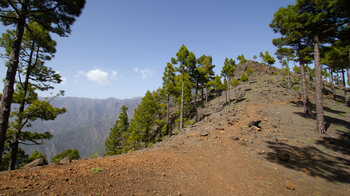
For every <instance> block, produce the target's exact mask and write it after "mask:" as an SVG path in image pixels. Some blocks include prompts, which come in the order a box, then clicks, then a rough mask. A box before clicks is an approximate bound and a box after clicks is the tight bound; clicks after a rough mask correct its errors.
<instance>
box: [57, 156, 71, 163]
mask: <svg viewBox="0 0 350 196" xmlns="http://www.w3.org/2000/svg"><path fill="white" fill-rule="evenodd" d="M71 162H72V159H71V158H69V157H64V158H63V159H61V160H60V161H58V164H59V165H63V164H68V163H71Z"/></svg>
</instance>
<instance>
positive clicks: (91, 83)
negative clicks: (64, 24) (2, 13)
mask: <svg viewBox="0 0 350 196" xmlns="http://www.w3.org/2000/svg"><path fill="white" fill-rule="evenodd" d="M294 2H295V1H293V0H283V1H281V0H267V1H261V0H246V1H238V0H176V1H175V0H173V1H170V0H123V1H121V0H103V1H97V0H88V1H87V3H86V6H85V9H84V10H83V13H82V15H81V16H80V17H79V18H77V20H76V22H75V23H74V25H73V26H72V33H71V35H70V36H69V37H65V38H60V37H58V36H53V37H54V39H55V40H56V41H57V42H58V45H57V53H56V55H55V58H54V59H53V60H52V61H50V62H47V65H49V66H51V67H52V68H53V69H54V70H57V71H58V72H59V73H60V74H61V75H62V77H63V78H64V82H63V83H62V84H60V85H57V86H56V89H57V90H65V95H66V96H73V97H89V98H99V99H103V98H109V97H115V98H120V99H123V98H132V97H137V96H143V95H144V94H145V93H146V91H147V90H155V89H157V88H158V87H160V86H161V85H162V75H163V71H164V67H165V65H166V64H167V62H168V61H170V59H171V57H175V55H176V53H177V51H178V49H179V48H180V46H181V45H182V44H185V45H186V46H187V48H188V49H189V50H190V51H192V52H194V53H195V54H196V56H197V57H199V56H201V55H203V54H206V55H211V56H213V64H215V65H216V68H215V72H216V73H220V70H221V68H222V65H223V62H224V59H225V58H226V57H229V58H233V59H236V58H237V56H238V55H240V54H244V55H245V56H246V58H247V59H252V57H253V55H257V56H259V53H260V51H265V50H268V51H269V52H270V54H274V52H275V50H276V48H275V47H274V46H273V45H272V39H273V38H275V37H278V35H277V34H274V33H273V31H272V29H271V28H270V27H269V23H270V22H271V20H272V18H273V14H274V13H275V12H276V11H277V10H278V9H279V8H280V7H285V6H287V5H289V4H293V3H294ZM0 27H1V29H0V32H3V31H4V30H5V27H3V26H0ZM2 51H3V50H1V52H2ZM0 61H1V62H0V63H1V65H2V66H1V67H0V77H1V78H4V76H5V71H6V69H5V66H3V65H4V60H0ZM275 66H279V65H278V63H275ZM2 87H3V85H2V84H0V88H1V89H2ZM49 95H50V94H49V93H43V94H41V96H49Z"/></svg>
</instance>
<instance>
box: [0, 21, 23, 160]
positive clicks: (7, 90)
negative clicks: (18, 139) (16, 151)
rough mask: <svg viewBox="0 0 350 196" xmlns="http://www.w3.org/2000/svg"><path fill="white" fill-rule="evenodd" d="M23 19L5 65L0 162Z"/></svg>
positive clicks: (0, 128) (0, 112)
mask: <svg viewBox="0 0 350 196" xmlns="http://www.w3.org/2000/svg"><path fill="white" fill-rule="evenodd" d="M24 26H25V19H24V18H21V19H20V20H19V21H18V23H17V28H16V34H15V36H14V40H13V46H12V51H11V53H10V59H9V63H8V67H7V72H6V78H5V80H4V90H3V93H2V97H1V105H0V164H1V162H2V154H3V152H4V145H5V140H6V132H7V128H8V123H9V117H10V113H11V102H12V96H13V92H14V83H15V78H16V72H17V69H18V63H19V53H20V50H21V43H22V38H23V33H24Z"/></svg>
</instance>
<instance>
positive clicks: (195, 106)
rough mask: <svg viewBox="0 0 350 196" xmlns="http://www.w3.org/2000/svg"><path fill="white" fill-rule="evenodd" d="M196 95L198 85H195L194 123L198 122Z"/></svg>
mask: <svg viewBox="0 0 350 196" xmlns="http://www.w3.org/2000/svg"><path fill="white" fill-rule="evenodd" d="M197 93H198V83H197V85H196V92H195V94H194V111H195V112H196V122H198V111H197Z"/></svg>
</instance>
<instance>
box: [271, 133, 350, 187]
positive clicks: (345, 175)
mask: <svg viewBox="0 0 350 196" xmlns="http://www.w3.org/2000/svg"><path fill="white" fill-rule="evenodd" d="M333 139H334V138H333ZM327 141H328V140H327V139H323V140H322V141H318V142H319V143H320V144H326V143H327V145H328V142H327ZM335 142H337V141H335ZM348 142H349V140H348ZM267 143H268V147H269V148H271V149H273V150H274V151H273V152H270V153H268V154H267V156H266V157H265V158H266V159H267V160H269V161H271V162H274V163H278V164H281V165H283V166H285V167H287V168H290V169H294V170H297V171H303V172H305V173H307V174H308V175H310V176H315V177H316V176H318V177H321V178H324V179H327V180H329V181H331V182H341V183H350V160H349V159H346V158H343V157H338V156H333V155H330V154H327V153H324V152H322V151H321V150H319V149H317V148H315V147H312V146H307V147H297V146H292V145H289V144H285V143H280V142H267ZM327 145H326V146H327ZM336 145H338V144H336ZM347 145H349V143H347ZM333 147H334V146H329V148H331V149H333ZM334 148H336V149H337V150H340V151H341V152H342V151H344V149H342V148H338V147H334ZM345 152H347V153H348V151H346V150H345ZM286 154H288V155H289V157H290V158H289V160H288V161H282V160H280V159H279V158H278V157H279V156H280V155H286Z"/></svg>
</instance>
